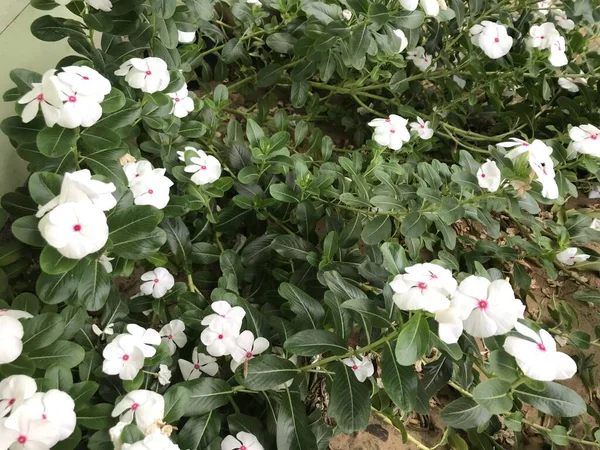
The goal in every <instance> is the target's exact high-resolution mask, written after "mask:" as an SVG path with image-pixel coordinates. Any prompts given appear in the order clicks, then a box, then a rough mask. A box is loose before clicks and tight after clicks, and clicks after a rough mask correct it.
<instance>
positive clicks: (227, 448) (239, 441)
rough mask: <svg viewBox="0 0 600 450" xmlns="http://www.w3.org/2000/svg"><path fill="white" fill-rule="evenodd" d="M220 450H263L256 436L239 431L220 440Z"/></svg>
mask: <svg viewBox="0 0 600 450" xmlns="http://www.w3.org/2000/svg"><path fill="white" fill-rule="evenodd" d="M221 450H264V447H263V446H262V445H261V444H260V442H258V439H256V436H254V435H253V434H250V433H246V432H245V431H240V432H239V433H238V434H236V435H235V437H233V436H231V435H229V436H226V437H225V439H223V442H221Z"/></svg>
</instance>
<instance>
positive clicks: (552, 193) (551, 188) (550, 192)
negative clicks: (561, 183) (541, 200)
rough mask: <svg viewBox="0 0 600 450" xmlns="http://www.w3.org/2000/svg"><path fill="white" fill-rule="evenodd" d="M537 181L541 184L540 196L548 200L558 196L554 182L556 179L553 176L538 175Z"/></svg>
mask: <svg viewBox="0 0 600 450" xmlns="http://www.w3.org/2000/svg"><path fill="white" fill-rule="evenodd" d="M537 181H538V182H540V183H541V184H542V197H545V198H547V199H550V200H555V199H557V198H558V194H559V192H558V184H556V180H555V179H554V177H553V176H547V177H545V176H542V177H539V176H538V178H537Z"/></svg>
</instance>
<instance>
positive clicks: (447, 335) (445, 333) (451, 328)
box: [435, 306, 466, 344]
mask: <svg viewBox="0 0 600 450" xmlns="http://www.w3.org/2000/svg"><path fill="white" fill-rule="evenodd" d="M464 319H466V317H465V316H464V314H462V313H461V310H460V309H459V308H458V307H455V306H450V307H449V308H446V309H440V310H439V311H436V313H435V320H436V321H437V323H438V336H439V337H440V339H441V340H442V341H443V342H445V343H446V344H456V343H457V342H458V339H459V338H460V336H461V335H462V333H463V330H464V326H463V320H464Z"/></svg>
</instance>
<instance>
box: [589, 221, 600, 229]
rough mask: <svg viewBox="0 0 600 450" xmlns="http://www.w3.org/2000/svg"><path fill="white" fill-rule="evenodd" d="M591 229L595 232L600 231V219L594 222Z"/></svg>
mask: <svg viewBox="0 0 600 450" xmlns="http://www.w3.org/2000/svg"><path fill="white" fill-rule="evenodd" d="M590 228H592V229H593V230H596V231H600V219H594V220H592V223H591V224H590Z"/></svg>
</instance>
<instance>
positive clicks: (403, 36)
mask: <svg viewBox="0 0 600 450" xmlns="http://www.w3.org/2000/svg"><path fill="white" fill-rule="evenodd" d="M394 34H395V35H396V36H397V37H398V39H400V49H399V50H398V52H399V53H401V52H402V51H404V49H405V48H406V47H407V46H408V39H407V38H406V34H404V31H402V30H401V29H400V28H396V29H395V30H394Z"/></svg>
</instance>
